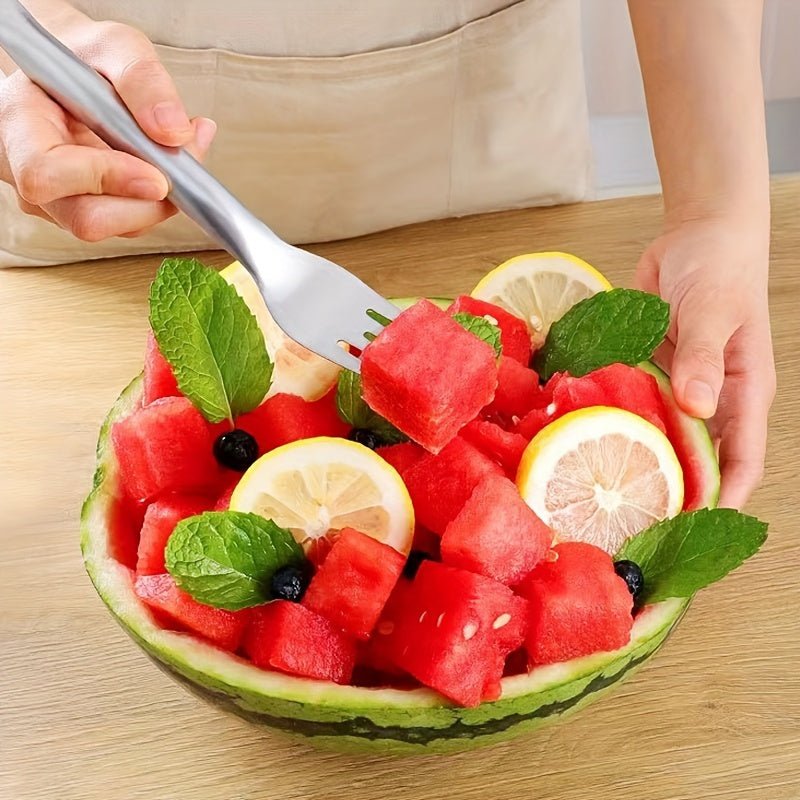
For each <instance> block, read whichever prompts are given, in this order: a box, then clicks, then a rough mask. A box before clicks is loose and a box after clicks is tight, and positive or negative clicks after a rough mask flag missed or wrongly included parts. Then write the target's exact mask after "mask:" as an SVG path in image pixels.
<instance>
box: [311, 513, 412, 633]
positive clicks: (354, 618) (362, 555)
mask: <svg viewBox="0 0 800 800" xmlns="http://www.w3.org/2000/svg"><path fill="white" fill-rule="evenodd" d="M404 564H405V557H404V556H402V555H401V554H400V553H399V552H398V551H397V550H395V549H394V548H393V547H390V546H389V545H387V544H384V543H383V542H379V541H377V540H376V539H373V538H372V537H370V536H367V535H366V534H364V533H361V532H360V531H357V530H354V529H353V528H344V529H343V530H342V531H340V533H339V536H338V537H337V538H336V541H335V542H334V543H333V546H332V547H331V549H330V552H329V553H328V555H327V556H326V558H325V560H324V561H323V562H322V565H321V566H320V567H319V569H318V570H317V573H316V574H315V575H314V577H313V578H312V579H311V583H310V584H309V585H308V589H307V590H306V593H305V595H304V597H303V605H304V606H305V607H306V608H310V609H311V610H312V611H314V612H316V613H317V614H319V615H321V616H323V617H325V618H326V619H328V620H330V621H331V622H332V623H334V625H336V626H337V627H339V628H341V629H342V630H344V631H345V632H346V633H349V634H350V635H351V636H355V637H356V638H357V639H368V638H369V635H370V634H371V633H372V629H373V628H374V627H375V623H376V622H377V621H378V617H379V616H380V613H381V611H382V610H383V607H384V606H385V605H386V601H387V600H388V599H389V595H390V594H391V593H392V589H394V586H395V584H396V583H397V580H398V578H399V577H400V573H401V572H402V571H403V565H404Z"/></svg>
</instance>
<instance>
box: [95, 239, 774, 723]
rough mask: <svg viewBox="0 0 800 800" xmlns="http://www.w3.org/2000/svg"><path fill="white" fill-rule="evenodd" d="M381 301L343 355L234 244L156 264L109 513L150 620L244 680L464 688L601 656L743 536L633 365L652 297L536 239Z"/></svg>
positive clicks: (657, 333) (456, 701) (498, 687)
mask: <svg viewBox="0 0 800 800" xmlns="http://www.w3.org/2000/svg"><path fill="white" fill-rule="evenodd" d="M397 302H398V305H399V306H401V307H402V308H404V310H403V311H402V312H401V313H400V314H399V315H398V316H397V318H396V319H395V320H394V321H392V322H390V323H388V324H387V325H386V326H385V328H384V330H383V331H382V332H381V333H380V334H379V335H378V336H377V337H376V338H375V339H374V341H372V342H371V343H370V344H369V345H368V346H367V347H366V349H365V350H364V352H363V353H362V354H361V371H360V374H357V373H354V372H349V371H346V370H341V369H339V368H338V367H335V366H334V365H332V364H331V363H330V362H328V361H325V360H324V359H322V358H320V357H318V356H316V355H314V354H312V353H310V352H308V351H306V350H304V348H302V347H301V346H300V345H298V344H297V343H295V342H293V341H291V340H290V339H288V338H287V337H286V336H284V335H283V334H282V332H281V331H280V329H279V328H277V326H276V325H275V324H274V322H273V321H272V320H271V318H270V316H269V313H268V311H267V309H266V307H265V305H264V303H263V300H262V299H261V297H260V295H259V294H258V291H257V289H256V287H255V284H254V283H253V282H252V281H251V280H250V278H249V276H248V274H247V273H246V271H245V270H244V269H243V268H241V267H240V266H239V265H237V264H234V265H232V266H231V267H229V268H228V269H226V270H224V271H223V272H222V273H221V274H219V273H217V272H215V271H214V270H211V269H208V268H206V267H204V266H203V265H202V264H200V263H199V262H197V261H195V260H191V259H168V260H167V261H165V262H164V264H163V265H162V267H161V269H160V271H159V273H158V275H157V276H156V279H155V281H154V283H153V287H152V290H151V295H150V322H151V331H150V334H149V338H148V342H147V345H146V348H145V364H144V373H143V382H142V390H141V396H140V398H139V399H138V400H137V401H136V402H135V404H134V405H133V406H132V407H130V408H128V409H127V410H126V412H125V413H124V414H123V415H120V416H118V417H117V418H116V419H115V421H114V422H113V425H112V427H111V429H110V440H111V448H112V452H113V464H114V487H115V489H114V494H113V501H112V503H111V506H110V509H109V511H108V530H109V553H110V556H111V558H112V559H113V560H114V561H115V562H116V563H117V564H118V565H121V568H124V570H126V571H127V574H128V575H129V576H130V581H131V584H132V586H133V591H134V593H135V597H136V598H137V602H138V603H140V604H141V605H142V607H143V608H144V609H146V613H147V614H149V615H150V617H151V619H152V622H153V624H154V625H156V626H157V627H158V628H160V629H163V630H167V631H175V632H180V633H181V635H183V636H189V637H195V638H196V639H197V640H198V641H201V642H204V643H205V644H206V645H209V646H211V647H213V648H216V649H217V650H218V651H220V652H221V653H223V654H224V653H227V654H229V657H230V659H232V660H233V661H236V662H239V663H241V662H244V663H246V664H248V665H250V666H252V667H254V668H256V669H258V670H261V671H264V672H267V673H275V674H278V675H289V676H294V677H297V678H301V679H310V680H314V681H319V682H322V683H330V684H338V685H345V686H352V687H363V688H366V689H385V688H388V689H392V690H396V691H400V692H415V691H416V690H417V689H419V688H423V687H424V688H426V689H428V690H432V691H433V692H435V693H436V695H435V696H436V697H438V698H440V701H441V703H443V704H444V705H445V706H447V705H452V706H456V707H458V706H460V707H465V708H474V707H477V706H480V705H481V704H485V703H491V702H493V701H497V700H498V699H499V698H501V697H502V696H503V693H504V686H505V685H506V684H505V683H504V681H505V679H507V678H509V677H513V676H520V675H527V674H529V673H530V674H532V673H533V672H534V671H535V670H538V669H540V668H542V667H545V666H547V665H559V664H565V663H567V662H571V661H572V660H574V659H581V658H586V657H590V656H593V655H595V654H602V653H614V652H616V651H622V649H623V648H626V647H627V646H629V645H630V644H631V641H632V638H631V637H632V631H633V630H634V626H635V624H636V620H637V618H639V616H640V615H642V614H644V613H646V611H647V609H648V608H649V607H651V606H652V605H653V604H656V603H659V602H664V601H667V600H670V599H684V598H689V597H691V595H692V594H694V593H695V592H696V591H698V590H699V589H701V588H703V587H704V586H706V585H707V584H709V583H711V582H713V581H715V580H718V579H720V578H721V577H723V576H724V575H725V574H727V572H729V571H730V570H732V569H734V568H736V567H737V566H739V564H741V563H742V561H744V560H745V559H746V558H747V557H749V556H750V555H752V554H753V553H755V552H756V550H757V549H758V547H759V546H760V545H761V543H762V542H763V541H764V538H765V536H766V525H765V524H763V523H761V522H759V521H758V520H755V519H754V518H752V517H748V516H746V515H743V514H740V513H738V512H735V511H732V510H726V509H713V506H714V504H715V502H716V491H717V488H718V484H717V483H715V482H714V480H712V479H710V478H709V475H710V472H709V469H708V464H709V460H711V461H713V451H712V450H711V445H710V441H708V440H707V438H706V441H707V445H705V444H704V445H701V446H700V448H701V449H702V448H703V447H706V448H707V449H705V450H704V451H702V452H701V449H700V450H699V449H698V440H697V439H696V438H692V437H691V436H689V435H687V430H689V428H687V423H686V419H685V415H683V413H682V412H681V411H680V410H679V409H678V407H677V405H676V403H675V401H674V399H673V398H672V395H671V393H670V392H669V388H668V387H669V384H668V379H667V378H666V376H664V375H663V373H661V372H660V371H659V370H657V369H656V368H655V367H654V366H652V365H651V364H650V363H649V361H648V360H649V359H650V358H651V356H652V354H653V352H654V350H655V349H656V347H657V346H658V345H659V344H660V342H661V341H662V339H663V337H664V335H665V333H666V330H667V326H668V322H669V308H668V307H667V305H666V304H665V303H664V302H663V301H661V300H660V299H659V298H657V297H654V296H652V295H648V294H645V293H643V292H638V291H633V290H627V289H614V288H612V287H611V285H610V284H609V283H608V281H606V279H605V278H604V277H603V276H602V275H600V274H599V273H598V272H597V271H596V270H594V269H593V268H591V267H590V266H589V265H588V264H585V262H582V261H581V260H580V259H577V258H575V257H573V256H567V255H565V254H557V253H544V254H534V255H529V256H523V257H519V258H516V259H512V260H511V261H510V262H507V263H506V264H504V265H501V266H500V267H498V268H497V269H495V270H493V271H492V272H491V273H489V274H488V275H487V276H486V277H485V278H484V279H483V280H481V281H480V283H479V284H478V285H477V287H476V288H475V289H474V290H473V291H472V293H471V294H464V295H461V296H459V297H457V298H455V299H453V300H452V301H451V300H448V301H443V300H441V299H439V300H436V301H431V300H426V299H419V300H401V301H397ZM692 424H694V423H692ZM696 424H697V425H700V426H702V423H696ZM93 577H95V580H96V583H97V582H98V579H97V576H96V572H95V573H93ZM98 588H100V587H98ZM101 593H102V592H101Z"/></svg>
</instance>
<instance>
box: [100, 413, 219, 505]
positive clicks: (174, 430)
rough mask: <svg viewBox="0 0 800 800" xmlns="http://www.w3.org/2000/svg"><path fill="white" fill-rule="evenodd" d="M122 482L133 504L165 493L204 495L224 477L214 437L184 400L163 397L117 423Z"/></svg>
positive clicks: (113, 431) (116, 449)
mask: <svg viewBox="0 0 800 800" xmlns="http://www.w3.org/2000/svg"><path fill="white" fill-rule="evenodd" d="M111 438H112V441H113V444H114V452H115V454H116V457H117V463H118V466H119V479H120V483H121V484H122V487H123V488H124V490H125V492H126V494H127V495H128V496H129V497H130V498H131V499H133V500H150V499H152V498H154V497H156V495H159V494H163V493H166V492H187V493H200V494H205V493H208V492H209V491H213V490H214V489H215V487H216V486H217V485H218V483H219V481H220V478H221V474H222V473H221V469H220V467H219V466H218V464H217V462H216V460H215V458H214V454H213V447H214V439H215V438H216V437H215V433H214V430H213V429H212V427H211V426H210V425H209V424H208V423H207V422H206V421H205V419H203V416H202V414H201V413H200V412H199V411H198V410H197V409H196V408H195V407H194V406H193V405H192V403H191V402H190V401H189V400H187V399H186V398H185V397H164V398H161V399H160V400H156V401H155V402H154V403H151V404H150V405H149V406H146V407H145V408H141V409H138V410H136V411H134V412H133V413H132V414H131V415H130V416H128V417H126V418H125V419H123V420H121V421H120V422H116V423H114V426H113V427H112V429H111Z"/></svg>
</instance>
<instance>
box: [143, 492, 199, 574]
mask: <svg viewBox="0 0 800 800" xmlns="http://www.w3.org/2000/svg"><path fill="white" fill-rule="evenodd" d="M212 505H213V501H211V500H209V499H208V498H205V497H198V496H194V495H181V494H172V495H168V496H167V497H164V498H160V499H159V500H156V501H155V502H154V503H151V504H150V505H149V506H148V507H147V511H146V512H145V515H144V522H143V523H142V532H141V534H140V535H139V549H138V560H137V562H136V572H137V574H139V575H159V574H161V573H164V572H166V571H167V568H166V566H165V565H164V548H165V547H166V546H167V540H168V539H169V537H170V536H171V535H172V531H174V530H175V526H176V525H177V524H178V523H179V522H180V521H181V520H182V519H186V518H187V517H193V516H194V515H195V514H202V513H203V512H204V511H208V510H209V509H210V508H211V507H212Z"/></svg>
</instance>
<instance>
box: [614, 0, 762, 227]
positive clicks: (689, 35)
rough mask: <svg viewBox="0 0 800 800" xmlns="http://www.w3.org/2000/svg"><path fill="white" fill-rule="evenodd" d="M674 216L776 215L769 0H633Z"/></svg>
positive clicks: (668, 206)
mask: <svg viewBox="0 0 800 800" xmlns="http://www.w3.org/2000/svg"><path fill="white" fill-rule="evenodd" d="M628 5H629V8H630V14H631V21H632V24H633V29H634V35H635V37H636V46H637V50H638V53H639V62H640V64H641V69H642V77H643V79H644V85H645V93H646V95H647V109H648V114H649V117H650V126H651V129H652V135H653V144H654V147H655V152H656V160H657V161H658V169H659V173H660V175H661V183H662V188H663V193H664V205H665V211H666V223H667V226H668V227H673V226H675V225H678V224H680V223H681V222H685V221H687V220H691V219H694V218H697V217H703V216H708V215H716V214H724V215H729V216H733V217H735V218H740V219H749V220H750V221H757V222H761V223H763V224H762V227H763V228H764V230H765V231H766V229H767V228H768V220H769V165H768V160H767V145H766V132H765V123H764V98H763V90H762V84H761V68H760V40H761V14H762V10H763V9H762V6H763V0H701V1H699V2H698V0H629V2H628Z"/></svg>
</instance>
